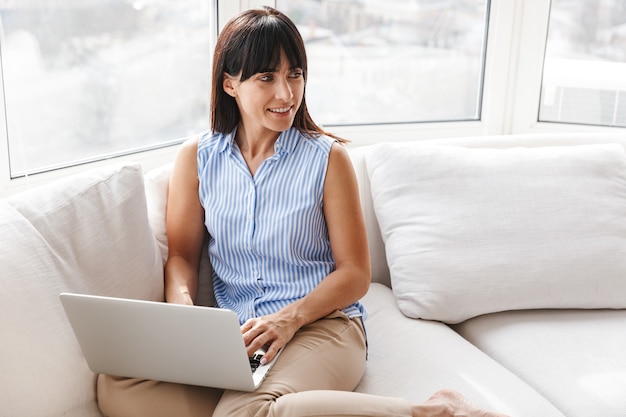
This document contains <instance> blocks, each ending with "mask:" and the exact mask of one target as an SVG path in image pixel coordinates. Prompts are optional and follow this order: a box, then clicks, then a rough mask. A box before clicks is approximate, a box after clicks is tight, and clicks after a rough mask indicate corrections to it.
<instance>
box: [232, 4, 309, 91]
mask: <svg viewBox="0 0 626 417" xmlns="http://www.w3.org/2000/svg"><path fill="white" fill-rule="evenodd" d="M294 30H296V31H297V29H296V28H295V27H293V28H292V27H290V26H289V25H288V24H286V23H285V22H284V21H282V20H280V19H278V18H277V16H266V17H264V18H262V19H260V21H259V22H258V23H257V25H256V27H255V28H254V29H253V30H251V31H250V33H249V34H248V36H246V37H245V39H243V40H242V41H243V42H242V43H243V45H241V49H240V51H241V53H240V54H239V56H240V59H241V63H240V67H239V68H237V69H235V74H237V73H241V81H245V80H247V79H248V78H250V77H251V76H253V75H254V74H257V73H260V72H271V71H276V70H277V69H278V68H279V67H280V59H281V52H284V53H285V56H286V57H287V60H288V61H289V65H290V67H291V68H302V70H303V71H304V73H305V74H304V75H305V79H306V54H305V51H304V49H303V48H302V47H301V46H300V45H298V43H297V42H296V39H297V35H298V33H297V32H296V33H295V34H294V33H293V31H294ZM232 75H234V74H232Z"/></svg>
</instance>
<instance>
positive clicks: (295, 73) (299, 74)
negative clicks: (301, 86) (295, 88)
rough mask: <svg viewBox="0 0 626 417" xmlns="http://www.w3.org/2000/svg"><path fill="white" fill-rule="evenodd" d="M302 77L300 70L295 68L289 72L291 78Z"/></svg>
mask: <svg viewBox="0 0 626 417" xmlns="http://www.w3.org/2000/svg"><path fill="white" fill-rule="evenodd" d="M300 77H302V70H295V71H292V72H291V78H300Z"/></svg>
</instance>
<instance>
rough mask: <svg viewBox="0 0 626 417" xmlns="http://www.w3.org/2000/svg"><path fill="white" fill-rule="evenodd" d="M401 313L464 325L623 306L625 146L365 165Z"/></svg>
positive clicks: (471, 153)
mask: <svg viewBox="0 0 626 417" xmlns="http://www.w3.org/2000/svg"><path fill="white" fill-rule="evenodd" d="M366 161H367V167H368V173H369V175H370V180H371V190H372V197H373V201H374V208H375V211H376V216H377V218H378V221H379V224H380V228H381V232H382V236H383V240H384V241H385V247H386V253H387V260H388V264H389V269H390V272H391V281H392V286H393V290H394V293H395V295H396V297H397V300H398V303H399V306H400V308H401V310H402V311H403V313H404V314H406V315H408V316H410V317H419V318H425V319H433V320H441V321H445V322H449V323H457V322H460V321H463V320H466V319H468V318H471V317H474V316H477V315H481V314H485V313H491V312H497V311H503V310H517V309H534V308H624V307H626V279H624V277H625V276H626V158H625V153H624V149H623V147H622V146H621V145H616V144H603V145H581V146H563V147H544V148H510V149H488V148H485V149H468V148H462V147H456V146H420V145H419V144H418V143H412V144H399V143H396V144H382V145H378V146H374V147H372V148H371V149H370V151H369V153H368V155H367V160H366Z"/></svg>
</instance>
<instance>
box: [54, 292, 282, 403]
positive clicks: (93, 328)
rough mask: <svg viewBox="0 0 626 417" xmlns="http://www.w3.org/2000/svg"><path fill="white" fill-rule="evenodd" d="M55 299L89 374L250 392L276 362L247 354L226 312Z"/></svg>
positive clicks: (234, 317)
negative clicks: (261, 363) (60, 307)
mask: <svg viewBox="0 0 626 417" xmlns="http://www.w3.org/2000/svg"><path fill="white" fill-rule="evenodd" d="M60 298H61V302H62V304H63V307H64V309H65V313H66V315H67V317H68V319H69V321H70V323H71V325H72V328H73V329H74V333H75V335H76V338H77V339H78V343H79V344H80V347H81V349H82V351H83V354H84V355H85V359H86V360H87V364H88V365H89V368H90V369H91V370H92V371H93V372H95V373H102V374H109V375H116V376H124V377H133V378H142V379H153V380H157V381H167V382H176V383H182V384H190V385H200V386H207V387H215V388H225V389H234V390H240V391H254V390H255V389H256V388H257V387H258V386H259V385H260V384H261V382H262V381H263V379H264V378H265V376H266V375H267V373H268V372H269V370H270V368H271V367H272V365H273V364H274V362H275V360H276V359H274V360H272V361H271V362H270V363H268V364H265V365H260V364H259V363H258V361H259V359H260V356H261V355H262V352H257V353H256V354H255V357H254V358H248V354H247V352H246V348H245V345H244V342H243V337H242V335H241V329H240V326H239V320H238V319H237V315H236V314H235V313H234V312H233V311H230V310H223V309H219V308H209V307H197V306H184V305H178V304H169V303H159V302H153V301H140V300H130V299H124V298H112V297H100V296H92V295H82V294H70V293H63V294H61V295H60ZM277 357H278V355H276V358H277ZM253 369H254V370H253Z"/></svg>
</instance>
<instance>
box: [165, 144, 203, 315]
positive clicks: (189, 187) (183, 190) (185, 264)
mask: <svg viewBox="0 0 626 417" xmlns="http://www.w3.org/2000/svg"><path fill="white" fill-rule="evenodd" d="M197 150H198V140H197V138H195V139H190V140H188V141H186V142H185V143H184V144H183V145H182V147H181V149H180V151H179V152H178V155H177V156H176V160H175V161H174V167H173V168H172V175H171V177H170V183H169V193H168V198H167V211H166V230H167V242H168V247H169V252H168V258H167V263H166V264H165V300H166V301H167V302H169V303H177V304H193V302H194V300H195V298H196V293H197V290H198V264H199V262H200V255H201V251H202V243H203V241H204V234H205V228H204V209H203V208H202V205H201V204H200V199H199V197H198V171H197V159H196V158H197V157H196V155H197Z"/></svg>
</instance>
